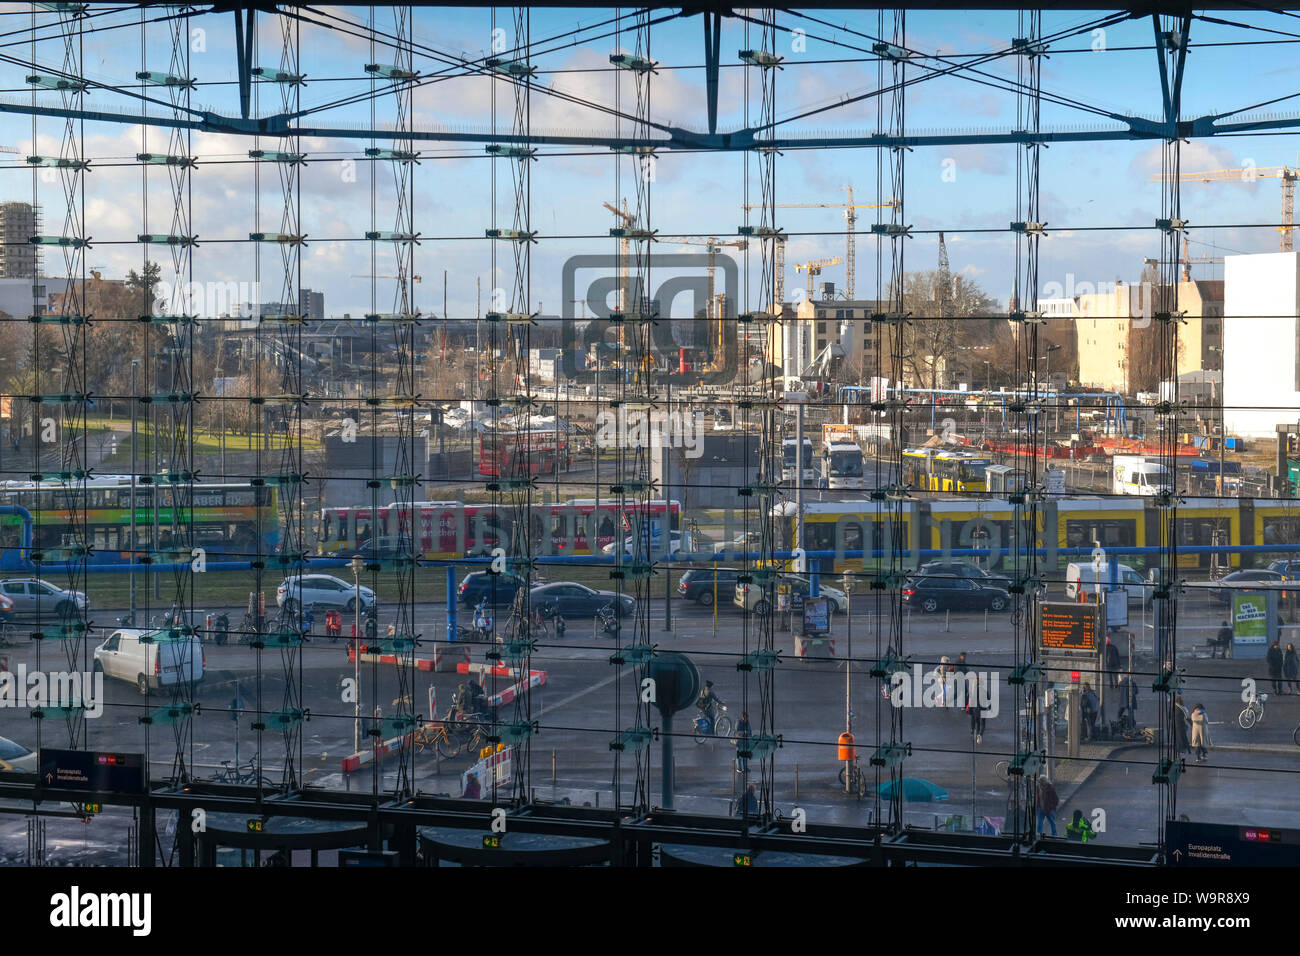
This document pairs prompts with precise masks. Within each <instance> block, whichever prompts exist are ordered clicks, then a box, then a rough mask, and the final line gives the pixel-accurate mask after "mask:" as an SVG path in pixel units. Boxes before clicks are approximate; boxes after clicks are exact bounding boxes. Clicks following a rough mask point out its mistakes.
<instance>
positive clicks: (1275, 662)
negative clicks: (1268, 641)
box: [1264, 641, 1282, 694]
mask: <svg viewBox="0 0 1300 956" xmlns="http://www.w3.org/2000/svg"><path fill="white" fill-rule="evenodd" d="M1264 660H1265V663H1267V664H1268V676H1269V677H1271V678H1272V679H1273V693H1275V694H1280V693H1282V648H1281V647H1279V646H1278V643H1277V641H1274V642H1273V644H1272V646H1271V647H1269V649H1268V654H1267V656H1266V657H1265V659H1264Z"/></svg>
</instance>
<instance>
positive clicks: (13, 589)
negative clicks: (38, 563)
mask: <svg viewBox="0 0 1300 956" xmlns="http://www.w3.org/2000/svg"><path fill="white" fill-rule="evenodd" d="M0 595H3V596H4V597H7V598H8V599H9V600H11V601H13V602H14V607H13V610H12V611H10V612H9V613H10V614H11V615H13V616H14V617H36V615H37V614H39V615H41V616H42V617H70V616H72V614H73V613H74V612H77V611H85V610H86V608H87V607H88V606H89V604H88V603H87V601H86V595H85V594H84V593H82V592H81V591H70V590H66V589H64V588H61V587H58V586H57V585H54V584H51V583H50V582H49V581H42V580H40V579H39V578H10V579H9V580H8V581H0Z"/></svg>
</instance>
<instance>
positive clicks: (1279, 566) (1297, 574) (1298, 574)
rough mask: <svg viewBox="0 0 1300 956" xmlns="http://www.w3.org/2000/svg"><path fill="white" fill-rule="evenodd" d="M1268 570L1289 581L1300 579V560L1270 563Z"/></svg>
mask: <svg viewBox="0 0 1300 956" xmlns="http://www.w3.org/2000/svg"><path fill="white" fill-rule="evenodd" d="M1268 570H1270V571H1276V572H1277V573H1278V574H1280V575H1282V576H1283V577H1284V578H1286V579H1287V580H1288V581H1292V580H1295V579H1296V578H1300V560H1297V559H1296V558H1280V559H1278V560H1277V561H1273V562H1270V563H1269V566H1268Z"/></svg>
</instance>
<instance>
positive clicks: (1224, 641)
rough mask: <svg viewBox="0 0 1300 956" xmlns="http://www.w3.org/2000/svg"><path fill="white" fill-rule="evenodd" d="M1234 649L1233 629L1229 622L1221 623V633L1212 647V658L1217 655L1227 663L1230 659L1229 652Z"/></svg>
mask: <svg viewBox="0 0 1300 956" xmlns="http://www.w3.org/2000/svg"><path fill="white" fill-rule="evenodd" d="M1231 648H1232V628H1230V627H1229V626H1228V622H1227V621H1221V622H1220V623H1219V633H1218V636H1217V637H1215V639H1214V644H1213V645H1211V647H1210V657H1211V658H1213V657H1214V656H1215V655H1216V654H1217V655H1218V656H1219V657H1222V658H1223V659H1224V660H1225V661H1226V660H1227V659H1228V651H1229V650H1231Z"/></svg>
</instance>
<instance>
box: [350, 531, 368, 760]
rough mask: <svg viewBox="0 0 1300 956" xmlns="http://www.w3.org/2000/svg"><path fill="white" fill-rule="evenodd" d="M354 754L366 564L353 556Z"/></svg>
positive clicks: (358, 735)
mask: <svg viewBox="0 0 1300 956" xmlns="http://www.w3.org/2000/svg"><path fill="white" fill-rule="evenodd" d="M351 567H352V587H353V590H354V592H355V593H354V596H353V599H352V614H353V616H352V752H353V753H354V754H355V753H360V752H361V572H362V571H364V570H365V568H366V562H365V561H363V560H361V555H359V554H354V555H353V556H352V564H351Z"/></svg>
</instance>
